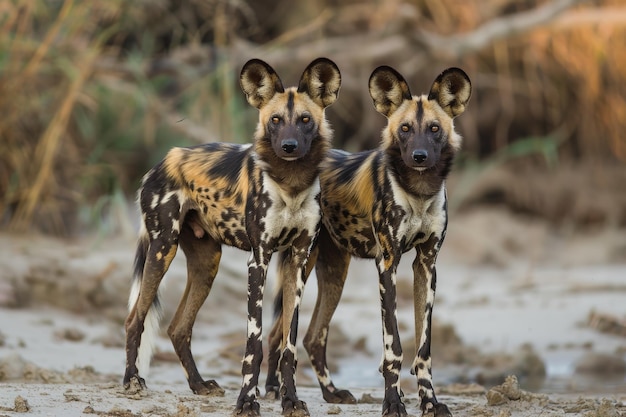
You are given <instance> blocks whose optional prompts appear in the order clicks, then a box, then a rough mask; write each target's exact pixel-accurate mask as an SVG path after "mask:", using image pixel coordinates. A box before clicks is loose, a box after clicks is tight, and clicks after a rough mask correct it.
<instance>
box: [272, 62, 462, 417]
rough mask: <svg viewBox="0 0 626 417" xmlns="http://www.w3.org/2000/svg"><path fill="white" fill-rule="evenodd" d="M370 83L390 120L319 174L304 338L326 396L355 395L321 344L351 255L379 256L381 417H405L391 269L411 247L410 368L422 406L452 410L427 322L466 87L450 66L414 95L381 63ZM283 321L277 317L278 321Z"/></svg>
mask: <svg viewBox="0 0 626 417" xmlns="http://www.w3.org/2000/svg"><path fill="white" fill-rule="evenodd" d="M369 90H370V95H371V96H372V99H373V100H374V106H375V108H376V110H377V111H378V112H380V113H382V114H383V115H385V116H386V117H387V119H388V123H387V126H386V127H385V128H384V129H383V132H382V143H381V145H380V146H379V148H378V149H376V150H371V151H365V152H360V153H354V154H350V153H346V152H342V151H338V150H332V151H330V153H329V157H328V159H327V161H326V162H325V164H324V166H323V169H322V173H321V174H320V183H321V187H322V192H321V207H322V229H321V230H320V234H319V237H318V241H317V244H316V246H315V248H314V249H313V251H312V252H311V257H310V259H309V267H308V268H307V273H308V272H310V271H311V269H312V267H313V264H314V263H315V267H316V273H317V281H318V298H317V302H316V305H315V309H314V311H313V317H312V318H311V324H310V326H309V329H308V331H307V334H306V336H305V338H304V345H305V348H306V350H307V352H308V354H309V356H310V359H311V362H312V364H313V368H314V369H315V372H316V374H317V377H318V380H319V384H320V387H321V388H322V393H323V396H324V399H326V401H329V402H341V403H354V402H356V400H355V398H354V397H353V396H352V394H351V393H350V392H348V391H346V390H339V389H337V388H336V387H335V386H334V384H333V382H332V380H331V377H330V373H329V371H328V367H327V364H326V342H327V340H328V328H329V323H330V320H331V318H332V315H333V313H334V311H335V308H336V307H337V304H338V303H339V299H340V297H341V293H342V290H343V286H344V283H345V279H346V276H347V272H348V266H349V264H350V258H351V257H352V256H355V257H359V258H370V259H375V262H376V267H377V269H378V274H379V289H380V300H381V313H382V324H383V326H382V328H383V349H384V352H383V360H382V364H381V372H382V374H383V377H384V379H385V396H384V400H383V415H385V416H387V415H393V416H405V415H406V409H405V407H404V404H403V403H402V400H401V396H402V393H401V390H400V384H399V376H400V367H401V363H402V348H401V345H400V338H399V334H398V323H397V317H396V269H397V267H398V264H399V262H400V257H401V256H402V254H403V253H405V252H408V251H409V250H412V249H415V251H416V257H415V260H414V262H413V273H414V282H413V296H414V306H415V339H416V345H417V352H416V356H415V360H414V362H413V365H412V370H411V371H412V373H414V374H416V375H417V384H418V392H419V396H420V397H421V409H422V411H423V412H427V411H432V412H434V414H435V416H437V417H443V416H449V415H450V412H449V410H448V407H447V406H446V405H445V404H443V403H440V402H438V401H437V399H436V397H435V392H434V389H433V383H432V373H431V356H430V330H431V327H430V326H431V316H432V308H433V303H434V298H435V284H436V270H435V261H436V258H437V254H438V252H439V249H440V248H441V245H442V243H443V239H444V237H445V233H446V226H447V220H448V215H447V203H446V188H445V179H446V177H447V175H448V173H449V171H450V168H451V165H452V161H453V158H454V156H455V154H456V152H457V151H458V150H459V148H460V146H461V137H460V136H459V135H458V134H457V133H456V132H455V130H454V124H453V119H454V118H455V117H456V116H458V115H460V114H461V113H463V112H464V111H465V106H466V105H467V103H468V100H469V98H470V95H471V84H470V80H469V78H468V76H467V75H466V74H465V72H463V71H462V70H460V69H458V68H450V69H447V70H445V71H443V72H442V73H441V74H440V75H439V76H438V77H437V78H436V79H435V81H434V83H433V85H432V87H431V89H430V92H429V93H428V95H421V96H412V95H411V92H410V90H409V86H408V84H407V82H406V81H405V80H404V78H403V77H402V76H401V75H400V74H399V73H398V72H396V71H395V70H394V69H393V68H390V67H386V66H383V67H379V68H377V69H376V70H374V72H373V73H372V75H371V77H370V80H369ZM305 279H306V278H305ZM279 296H280V294H279ZM278 307H279V308H280V305H278ZM279 322H280V317H278V320H277V322H276V324H277V325H278V323H279ZM275 331H276V332H278V331H279V329H277V328H274V329H273V330H272V335H271V336H270V338H271V340H270V349H271V350H270V355H271V352H272V350H275V349H276V348H277V346H278V342H279V341H280V337H279V336H277V335H276V334H275ZM270 358H271V356H270ZM275 363H276V360H274V361H270V369H269V377H268V381H275V380H276V372H275V371H274V370H275V369H276V364H275ZM274 383H275V382H274ZM270 385H272V384H271V383H270Z"/></svg>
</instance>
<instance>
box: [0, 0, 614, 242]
mask: <svg viewBox="0 0 626 417" xmlns="http://www.w3.org/2000/svg"><path fill="white" fill-rule="evenodd" d="M304 3H306V4H304V5H303V6H302V7H301V8H299V9H298V12H297V13H295V11H294V12H293V13H290V12H289V8H284V7H279V8H276V7H268V5H267V4H266V2H263V1H261V2H254V3H252V2H251V3H244V2H233V3H230V2H228V3H225V2H221V1H218V0H211V1H199V0H193V1H190V2H188V3H186V4H185V5H178V6H176V7H174V6H173V2H170V1H169V0H158V1H154V2H131V1H128V0H112V1H107V2H93V1H86V0H63V1H59V2H50V1H44V0H14V1H12V2H2V3H1V4H0V51H2V52H0V73H1V74H2V76H1V77H0V112H1V113H0V114H2V115H3V116H2V118H0V196H1V197H0V225H2V226H8V227H10V228H11V229H14V230H18V231H25V230H29V229H37V230H40V231H43V232H47V233H54V234H70V233H72V232H73V231H75V230H74V228H75V227H76V225H77V224H79V223H80V221H78V220H81V221H82V222H83V223H84V222H85V221H87V223H91V225H92V226H93V220H92V219H96V225H97V222H98V221H100V220H99V219H101V213H102V211H106V208H107V207H110V206H111V205H112V204H117V203H113V202H114V201H123V200H124V198H119V196H129V195H132V193H133V192H134V190H135V189H136V187H137V182H138V179H139V177H140V176H141V175H142V174H143V172H145V170H146V169H148V167H149V166H151V165H152V164H153V163H155V162H156V161H157V160H158V159H160V157H161V156H162V155H163V154H164V152H165V149H167V148H169V147H171V146H173V145H178V144H180V145H186V144H192V143H199V142H208V141H215V140H221V141H231V142H247V141H249V137H250V135H251V133H252V129H253V124H254V119H255V116H256V115H255V112H254V110H251V109H248V108H247V106H245V105H244V104H243V100H242V96H241V93H240V91H239V88H238V86H237V73H238V69H239V66H240V64H241V63H242V62H241V61H242V59H249V58H252V57H253V56H245V57H242V56H239V55H240V54H241V51H242V49H241V42H247V43H246V45H248V49H245V50H246V51H260V50H264V51H267V52H268V54H269V55H268V56H270V57H269V58H266V57H265V56H259V57H260V58H264V59H268V61H269V62H270V63H271V64H272V65H275V68H277V69H278V70H279V73H280V74H281V75H283V74H284V73H287V75H288V76H286V77H285V78H287V79H289V82H290V83H291V82H292V81H295V79H297V78H295V77H297V75H299V73H298V71H299V70H300V69H301V65H304V64H305V63H300V62H299V61H298V62H295V61H293V60H289V59H288V60H287V61H284V60H282V61H281V59H279V57H281V56H282V57H283V58H284V57H288V58H290V57H291V56H292V55H293V56H296V54H298V56H300V57H302V51H306V50H307V47H308V46H309V45H313V44H315V48H318V49H316V51H318V50H319V48H320V47H322V51H323V50H324V49H323V46H324V45H328V48H329V49H327V50H326V52H327V54H328V56H329V57H330V58H332V59H335V60H336V61H337V62H338V63H339V64H340V67H341V69H342V73H343V74H344V87H343V88H342V93H341V97H340V102H339V103H338V104H337V105H336V106H333V109H332V110H331V111H330V112H329V115H330V117H331V121H332V122H333V124H334V127H335V131H336V132H337V133H338V135H337V138H336V140H335V145H336V146H339V147H345V148H348V149H351V150H354V149H356V148H359V147H370V146H372V145H375V144H376V143H377V141H378V138H379V129H380V126H379V125H380V123H382V119H380V118H377V117H376V116H374V113H373V110H372V108H371V100H370V99H369V97H368V96H367V91H366V87H365V86H366V79H367V76H368V75H369V72H370V71H371V68H373V67H374V66H375V65H377V64H379V62H377V61H376V60H371V59H369V58H367V57H368V53H370V54H371V55H372V56H374V55H376V54H379V53H380V52H378V51H374V52H372V51H369V50H368V48H371V49H372V50H373V49H375V48H379V49H380V48H381V45H382V46H385V45H390V46H393V45H397V41H398V40H399V39H401V38H405V39H411V40H410V41H408V44H409V45H411V42H414V40H415V39H418V38H419V32H418V29H419V30H425V31H428V32H430V33H436V34H438V35H440V36H452V35H458V34H464V33H470V32H472V31H474V30H476V29H477V28H480V27H481V25H484V24H485V23H486V22H490V21H492V20H493V19H497V18H502V17H503V16H504V17H506V16H511V15H514V14H515V13H518V12H520V11H526V10H529V9H532V8H533V7H537V6H540V5H543V4H547V3H546V2H545V1H541V0H527V1H523V2H518V1H513V0H493V1H489V2H483V1H481V0H470V1H467V2H463V3H460V2H458V1H456V0H420V1H418V0H415V1H409V2H400V1H391V2H384V3H380V4H377V3H376V4H373V3H371V2H366V1H353V2H348V3H346V4H342V5H335V4H334V3H333V4H331V2H324V1H322V2H319V1H317V2H316V1H313V0H310V1H307V2H304ZM285 4H286V3H285ZM372 31H376V33H380V34H381V36H383V38H381V42H382V43H381V44H374V43H372V44H369V43H368V44H364V43H363V42H360V43H359V42H358V40H359V39H367V38H366V37H367V35H368V34H369V33H371V32H372ZM416 33H417V35H416ZM386 34H388V35H389V40H390V43H384V42H383V41H385V40H386V38H384V36H386ZM250 42H260V43H266V49H258V48H257V47H256V46H255V45H254V43H250ZM355 42H356V43H355ZM394 42H395V43H394ZM237 45H239V46H237ZM255 48H257V49H255ZM409 49H411V48H409ZM342 51H344V52H346V53H344V52H342ZM368 51H369V52H368ZM441 52H442V51H439V52H437V51H435V52H433V51H430V52H428V51H427V52H424V51H422V50H420V49H419V44H414V47H413V49H412V50H406V53H397V54H393V55H384V48H383V52H382V55H376V56H384V57H385V62H380V63H386V64H389V65H393V66H396V67H399V68H403V73H405V75H406V76H407V78H408V79H409V80H410V83H411V85H415V86H416V87H417V88H418V89H423V88H426V87H427V82H425V81H424V80H430V79H432V78H431V77H432V76H433V74H435V73H436V72H437V70H438V69H440V68H444V67H445V66H447V65H457V66H462V67H463V68H465V69H466V70H467V71H468V72H469V73H470V74H471V77H472V80H473V82H474V97H473V98H472V102H471V105H470V109H469V112H468V114H467V115H465V116H463V117H462V118H461V119H460V120H459V125H460V130H461V131H462V132H463V135H464V137H465V139H466V141H465V147H464V148H465V152H466V153H465V155H466V156H467V157H468V158H469V159H472V158H474V159H476V158H484V157H488V156H490V155H492V154H494V152H499V153H500V154H501V153H502V152H505V151H504V150H505V149H507V148H508V147H510V146H511V144H512V143H514V142H516V141H518V140H519V139H524V138H529V137H532V138H544V139H545V140H546V141H556V142H555V144H554V147H556V148H557V150H558V155H559V157H560V158H566V159H570V160H573V161H576V160H584V159H592V160H596V161H597V160H601V161H606V162H607V163H609V162H613V163H621V164H623V163H624V161H626V139H624V136H623V133H622V132H624V131H625V130H626V101H625V100H624V97H626V62H625V61H626V7H624V5H623V2H621V1H619V0H600V1H597V2H594V3H593V4H592V5H589V4H586V3H583V4H582V5H580V6H577V7H574V8H573V9H571V10H569V11H567V12H566V13H564V14H562V15H560V16H558V17H556V18H555V19H554V20H553V21H552V23H550V24H548V25H544V26H542V27H539V28H535V29H532V30H530V31H529V32H526V33H523V34H518V35H514V36H510V37H505V38H503V39H500V40H497V41H494V42H492V43H490V44H489V45H488V46H487V47H483V48H481V49H479V50H476V51H471V52H467V53H463V54H460V55H458V56H449V55H446V54H442V53H441ZM418 53H419V54H422V55H421V57H422V58H424V59H421V58H420V60H418V61H416V60H415V59H414V56H413V55H418ZM424 54H425V55H424ZM305 55H306V54H305ZM335 55H336V56H335ZM272 57H273V59H275V60H276V62H274V61H272ZM311 58H314V57H311ZM307 59H308V58H307ZM407 63H410V64H411V65H407ZM414 64H415V65H414ZM291 67H293V68H291ZM405 67H406V68H405ZM289 71H291V72H289ZM416 92H418V91H416ZM344 103H345V104H344ZM244 109H245V110H244ZM379 119H380V120H379ZM538 140H541V139H538ZM461 165H462V164H461ZM85 213H87V214H85ZM83 226H84V225H83Z"/></svg>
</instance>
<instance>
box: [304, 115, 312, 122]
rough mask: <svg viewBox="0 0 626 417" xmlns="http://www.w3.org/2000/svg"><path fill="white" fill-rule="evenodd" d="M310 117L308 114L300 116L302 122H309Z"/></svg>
mask: <svg viewBox="0 0 626 417" xmlns="http://www.w3.org/2000/svg"><path fill="white" fill-rule="evenodd" d="M310 121H311V118H310V117H309V116H302V123H309V122H310Z"/></svg>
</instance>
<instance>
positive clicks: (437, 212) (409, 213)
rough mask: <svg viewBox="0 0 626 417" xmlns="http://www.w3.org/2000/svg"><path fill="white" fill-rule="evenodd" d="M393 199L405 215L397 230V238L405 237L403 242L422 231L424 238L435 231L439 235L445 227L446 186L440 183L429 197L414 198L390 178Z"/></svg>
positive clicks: (410, 239)
mask: <svg viewBox="0 0 626 417" xmlns="http://www.w3.org/2000/svg"><path fill="white" fill-rule="evenodd" d="M391 186H392V188H393V193H394V199H395V202H396V204H398V205H400V206H402V208H403V209H404V211H405V212H406V215H405V217H404V219H403V220H402V223H401V224H400V228H399V230H398V239H400V240H401V239H402V238H403V237H404V238H405V242H413V240H414V239H415V237H416V235H417V234H418V233H420V232H421V233H423V234H424V237H425V239H428V237H429V236H430V235H431V233H433V232H434V233H436V234H437V235H440V234H441V233H442V231H443V229H444V227H445V222H446V213H445V212H444V210H443V206H444V202H445V200H446V186H445V183H442V185H441V189H440V190H439V192H438V193H437V194H435V195H434V196H433V197H431V198H416V197H414V196H412V195H409V194H407V193H406V192H405V191H404V190H403V189H402V187H400V186H399V185H398V183H397V182H396V181H395V180H394V179H393V178H391Z"/></svg>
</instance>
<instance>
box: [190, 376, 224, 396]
mask: <svg viewBox="0 0 626 417" xmlns="http://www.w3.org/2000/svg"><path fill="white" fill-rule="evenodd" d="M191 390H192V391H193V393H194V394H198V395H206V396H211V397H222V396H224V392H225V391H224V389H223V388H222V387H220V386H219V385H218V384H217V382H215V380H214V379H211V380H209V381H202V382H201V383H199V384H194V385H193V386H192V387H191Z"/></svg>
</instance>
